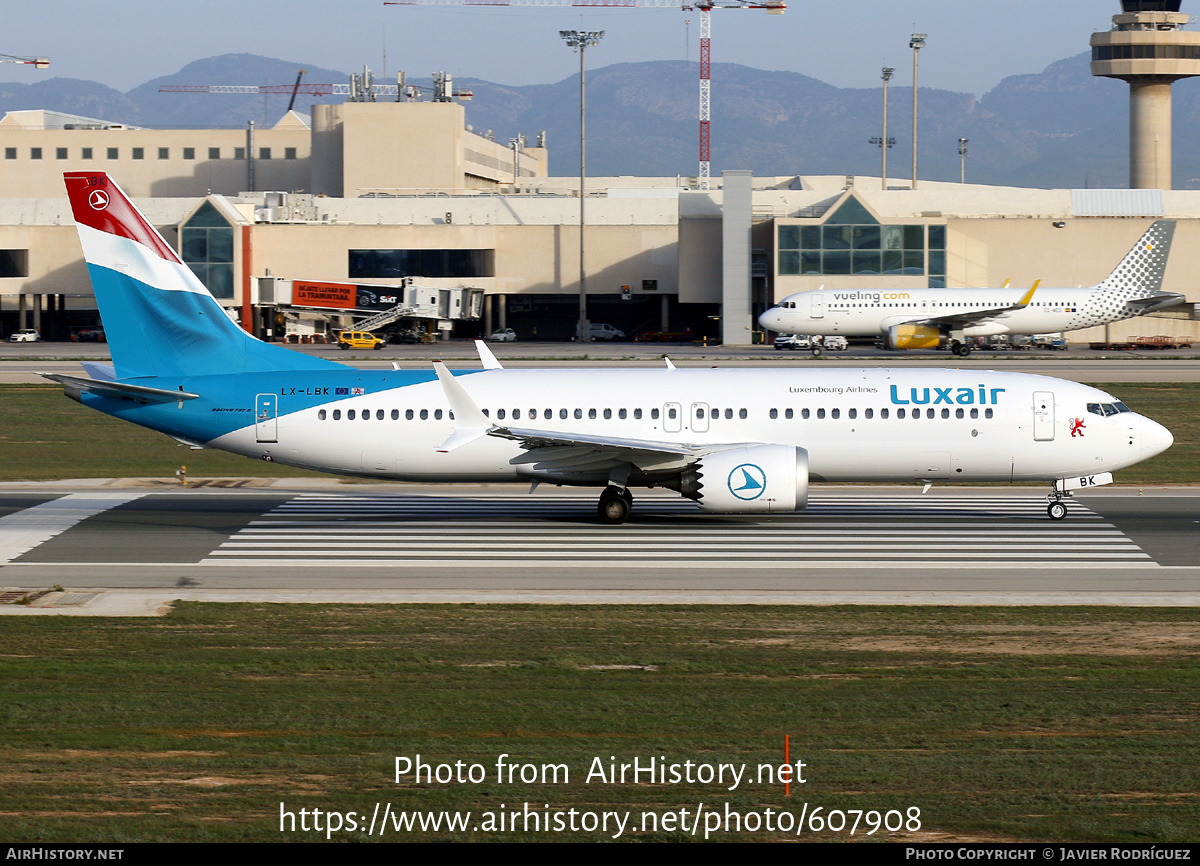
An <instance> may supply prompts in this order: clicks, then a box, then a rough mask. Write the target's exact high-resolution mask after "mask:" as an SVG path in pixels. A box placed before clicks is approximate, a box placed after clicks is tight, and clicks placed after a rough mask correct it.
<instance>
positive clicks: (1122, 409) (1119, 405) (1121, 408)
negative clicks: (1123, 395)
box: [1113, 403, 1132, 412]
mask: <svg viewBox="0 0 1200 866" xmlns="http://www.w3.org/2000/svg"><path fill="white" fill-rule="evenodd" d="M1113 405H1114V406H1116V407H1117V411H1118V412H1130V411H1132V410H1131V409H1130V408H1129V407H1128V406H1126V405H1125V404H1124V403H1113Z"/></svg>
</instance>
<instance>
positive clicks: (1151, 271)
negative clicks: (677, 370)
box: [758, 220, 1184, 358]
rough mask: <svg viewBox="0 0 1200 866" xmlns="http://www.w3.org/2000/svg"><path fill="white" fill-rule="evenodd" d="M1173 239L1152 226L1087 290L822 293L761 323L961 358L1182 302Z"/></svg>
mask: <svg viewBox="0 0 1200 866" xmlns="http://www.w3.org/2000/svg"><path fill="white" fill-rule="evenodd" d="M1174 234H1175V223H1174V222H1173V221H1172V220H1158V221H1157V222H1155V223H1153V224H1152V225H1151V226H1150V228H1148V229H1147V230H1146V232H1145V234H1143V235H1142V237H1141V238H1140V239H1139V240H1138V242H1137V243H1136V244H1134V245H1133V249H1131V250H1130V251H1129V252H1128V253H1126V254H1125V258H1123V259H1121V263H1120V264H1118V265H1117V266H1116V268H1114V269H1113V272H1112V273H1111V274H1109V275H1108V276H1107V277H1106V278H1105V279H1104V281H1103V282H1101V283H1100V284H1098V285H1095V286H1090V287H1088V288H1074V289H1039V288H1038V285H1037V283H1034V284H1033V287H1032V288H1030V289H1029V290H1027V291H1026V290H1021V289H1009V288H999V289H838V290H824V289H821V290H817V291H811V292H797V293H796V294H794V295H789V296H788V297H786V298H784V299H783V300H782V301H780V302H779V303H778V304H776V305H775V306H774V307H772V308H771V309H769V310H767V311H766V312H765V313H763V314H762V315H761V316H759V317H758V322H759V324H760V325H762V326H763V327H764V328H766V329H767V330H768V331H779V332H780V333H784V334H840V335H841V336H844V337H882V338H883V342H884V345H885V346H886V347H887V348H889V349H936V348H937V347H938V346H946V345H949V346H950V349H951V351H953V352H954V354H956V355H960V356H962V357H964V358H965V357H966V356H967V355H969V354H971V348H970V345H969V344H968V343H967V342H965V340H966V338H967V337H992V336H996V335H998V334H1010V335H1011V334H1017V335H1032V334H1051V333H1057V332H1059V331H1075V330H1078V329H1080V328H1091V327H1095V326H1096V325H1107V324H1109V323H1110V322H1119V321H1121V320H1122V319H1132V318H1133V317H1134V316H1143V315H1145V314H1146V313H1151V312H1154V311H1156V310H1162V309H1166V308H1167V307H1173V306H1176V305H1177V304H1181V303H1183V301H1184V297H1183V295H1180V294H1176V293H1175V292H1164V291H1163V290H1162V282H1163V273H1164V272H1165V271H1166V269H1167V256H1168V255H1170V252H1171V238H1172V237H1173V236H1174ZM1006 285H1007V284H1006Z"/></svg>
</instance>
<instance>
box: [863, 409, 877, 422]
mask: <svg viewBox="0 0 1200 866" xmlns="http://www.w3.org/2000/svg"><path fill="white" fill-rule="evenodd" d="M864 414H865V415H866V417H867V420H870V419H871V418H874V417H875V410H874V409H867V410H866V412H865V413H864Z"/></svg>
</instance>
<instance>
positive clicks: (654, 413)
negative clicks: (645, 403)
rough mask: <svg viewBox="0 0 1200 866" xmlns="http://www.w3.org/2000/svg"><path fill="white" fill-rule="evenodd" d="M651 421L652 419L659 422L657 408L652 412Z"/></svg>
mask: <svg viewBox="0 0 1200 866" xmlns="http://www.w3.org/2000/svg"><path fill="white" fill-rule="evenodd" d="M650 419H651V420H652V421H657V420H658V409H657V408H654V409H651V410H650Z"/></svg>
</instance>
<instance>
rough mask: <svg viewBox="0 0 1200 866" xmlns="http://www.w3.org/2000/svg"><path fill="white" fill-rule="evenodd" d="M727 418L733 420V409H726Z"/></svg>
mask: <svg viewBox="0 0 1200 866" xmlns="http://www.w3.org/2000/svg"><path fill="white" fill-rule="evenodd" d="M725 418H726V420H729V421H732V420H733V410H732V409H726V410H725Z"/></svg>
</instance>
